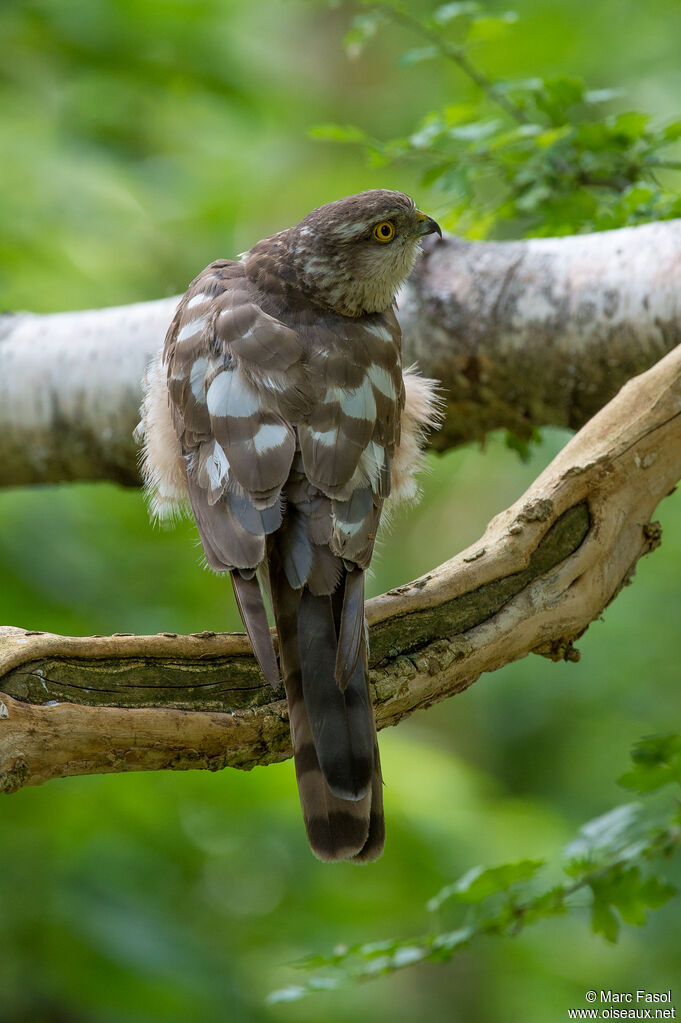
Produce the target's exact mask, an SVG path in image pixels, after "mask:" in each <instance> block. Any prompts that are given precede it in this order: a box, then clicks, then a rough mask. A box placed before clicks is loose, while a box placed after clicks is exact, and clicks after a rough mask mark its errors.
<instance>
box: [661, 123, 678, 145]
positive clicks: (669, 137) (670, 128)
mask: <svg viewBox="0 0 681 1023" xmlns="http://www.w3.org/2000/svg"><path fill="white" fill-rule="evenodd" d="M662 137H663V139H664V140H665V142H676V140H677V139H680V138H681V121H671V122H670V123H669V124H667V125H665V127H664V128H663V129H662Z"/></svg>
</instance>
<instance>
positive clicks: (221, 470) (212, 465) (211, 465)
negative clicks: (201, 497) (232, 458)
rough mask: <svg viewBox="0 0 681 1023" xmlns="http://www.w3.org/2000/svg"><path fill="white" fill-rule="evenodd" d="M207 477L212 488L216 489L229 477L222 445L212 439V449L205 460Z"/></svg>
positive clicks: (227, 464) (227, 463)
mask: <svg viewBox="0 0 681 1023" xmlns="http://www.w3.org/2000/svg"><path fill="white" fill-rule="evenodd" d="M206 470H207V472H208V479H209V480H210V485H211V488H212V489H213V490H218V489H220V488H221V487H222V485H223V483H225V482H226V480H227V479H228V477H229V462H228V461H227V455H226V454H225V452H224V451H223V449H222V446H221V445H220V444H218V442H217V441H213V450H212V452H211V455H210V458H208V459H207V460H206Z"/></svg>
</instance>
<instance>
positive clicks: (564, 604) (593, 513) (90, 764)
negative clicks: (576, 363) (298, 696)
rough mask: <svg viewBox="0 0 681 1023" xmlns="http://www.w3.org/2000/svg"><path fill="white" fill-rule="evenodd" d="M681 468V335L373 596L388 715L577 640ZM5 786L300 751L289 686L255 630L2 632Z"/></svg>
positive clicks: (611, 591) (376, 674)
mask: <svg viewBox="0 0 681 1023" xmlns="http://www.w3.org/2000/svg"><path fill="white" fill-rule="evenodd" d="M679 479H681V347H680V348H677V349H676V350H674V351H673V352H671V353H670V354H669V355H667V356H666V357H665V358H664V359H662V360H661V361H660V362H659V363H657V365H655V366H654V367H653V368H652V369H650V370H648V372H646V373H645V374H643V375H642V376H640V377H637V378H636V379H634V380H632V381H630V382H629V383H627V384H626V385H625V386H624V387H623V389H622V390H621V392H620V393H619V394H618V395H617V397H616V398H615V399H614V400H613V401H611V402H610V404H609V405H607V406H606V407H605V408H604V409H603V410H602V411H601V412H600V413H598V414H597V415H596V416H595V417H594V418H593V419H592V420H591V421H590V422H589V423H587V425H586V426H585V427H584V428H583V429H582V430H581V431H580V432H579V433H578V434H576V436H575V437H574V438H573V439H572V440H571V441H570V443H569V444H568V445H567V446H566V447H565V448H564V449H563V451H561V453H560V454H559V455H558V457H557V458H556V459H554V461H553V462H552V463H551V465H549V466H548V468H547V469H546V470H545V471H544V472H543V473H542V474H541V476H539V478H538V479H537V480H536V481H535V482H534V483H533V484H532V486H531V487H530V488H529V490H528V491H527V492H526V493H525V494H524V495H523V497H522V498H520V500H519V501H518V502H516V504H514V505H513V506H512V507H511V508H509V509H508V510H506V511H505V512H502V513H501V514H500V515H498V516H497V517H496V518H495V519H493V520H492V522H491V523H490V524H489V526H488V527H487V530H486V532H485V534H484V535H483V536H482V537H481V539H480V540H479V542H478V543H476V544H474V545H473V546H472V547H470V548H469V549H468V550H466V551H464V552H463V553H461V554H458V555H457V556H456V557H454V558H452V559H451V560H450V561H447V562H446V563H445V564H443V565H441V566H440V567H439V568H436V569H434V570H433V571H432V572H431V573H429V574H428V575H426V576H424V577H422V578H421V579H417V580H416V581H415V582H412V583H409V584H407V585H406V586H401V587H399V588H398V589H396V590H392V591H390V592H389V593H386V594H384V595H383V596H381V597H378V598H376V599H374V600H372V601H370V603H369V604H368V608H367V611H368V618H369V623H370V627H371V671H370V682H371V688H372V695H373V698H374V704H375V707H376V715H377V722H378V726H379V728H383V727H385V726H386V725H392V724H396V723H397V722H398V721H400V720H401V719H402V718H403V717H405V716H406V715H408V714H410V713H411V712H412V711H414V710H416V709H417V708H421V707H427V706H429V705H430V704H432V703H435V702H437V701H439V700H442V699H444V698H446V697H448V696H451V695H453V694H454V693H457V692H460V691H461V690H463V689H465V688H467V687H468V686H469V685H471V684H472V683H473V682H475V681H476V680H477V679H478V678H479V677H480V675H481V674H482V673H483V672H487V671H494V670H495V669H496V668H499V667H501V666H502V665H503V664H506V663H508V662H510V661H513V660H517V659H518V658H520V657H524V656H525V655H526V654H528V653H530V652H534V653H541V654H544V655H545V656H547V657H550V658H551V659H554V660H557V659H567V660H575V659H577V657H578V653H577V651H576V650H575V648H574V645H573V644H574V641H575V640H576V639H577V638H578V637H579V636H580V635H581V634H582V633H583V632H584V631H585V629H586V628H587V627H588V625H589V623H590V622H592V621H593V620H594V619H595V618H597V617H599V616H600V615H601V613H602V611H603V609H604V608H605V607H606V606H607V605H608V604H609V602H610V601H611V600H612V599H613V598H614V597H615V596H616V594H617V593H618V592H619V591H620V589H621V588H622V587H623V586H624V585H626V584H627V583H628V582H629V581H630V580H631V577H632V575H633V573H634V570H635V567H636V563H637V561H638V559H639V558H640V557H641V555H643V554H645V553H647V552H648V551H650V550H652V549H654V548H655V547H656V546H657V544H658V543H659V526H658V525H657V524H656V523H651V521H650V518H651V515H652V513H653V511H654V509H655V507H656V505H657V504H658V503H659V501H660V500H661V499H662V498H663V497H664V496H665V495H666V494H668V493H669V492H670V491H671V490H672V489H673V487H674V486H675V484H676V483H677V481H678V480H679ZM0 690H2V692H1V693H0V791H5V792H13V791H15V790H16V789H18V788H20V787H21V786H23V785H37V784H40V783H42V782H44V781H47V780H48V779H50V778H57V777H65V776H68V775H78V774H89V773H100V772H101V773H107V772H120V771H131V770H157V769H160V768H172V769H187V768H195V767H203V768H208V769H210V770H217V769H220V768H222V767H225V766H228V765H229V766H232V767H239V768H245V769H248V768H250V767H252V766H254V765H256V764H265V763H270V762H272V761H276V760H281V759H284V758H286V757H288V756H290V753H291V750H290V744H289V732H288V722H287V717H286V706H285V701H284V700H283V694H281V693H274V694H273V693H272V691H271V689H269V687H267V685H266V684H265V683H264V681H263V679H262V678H261V676H260V675H259V674H258V671H257V668H256V666H255V662H254V661H253V658H252V656H251V655H250V652H249V648H248V644H247V641H246V639H245V637H244V636H241V635H228V634H223V635H216V634H211V633H208V634H201V635H195V636H174V635H159V636H108V637H87V638H69V637H61V636H52V635H48V634H42V633H34V632H26V631H24V630H23V629H16V628H4V629H0Z"/></svg>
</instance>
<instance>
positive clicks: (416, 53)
mask: <svg viewBox="0 0 681 1023" xmlns="http://www.w3.org/2000/svg"><path fill="white" fill-rule="evenodd" d="M440 56H442V51H441V50H440V47H439V46H419V47H416V48H415V49H413V50H406V51H405V52H404V53H403V54H402V56H401V57H400V64H402V66H403V67H409V65H410V64H420V63H422V61H424V60H434V59H435V58H436V57H440Z"/></svg>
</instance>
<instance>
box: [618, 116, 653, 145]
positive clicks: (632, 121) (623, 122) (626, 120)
mask: <svg viewBox="0 0 681 1023" xmlns="http://www.w3.org/2000/svg"><path fill="white" fill-rule="evenodd" d="M649 122H650V114H644V113H642V112H641V111H640V110H630V111H628V112H627V113H625V114H618V115H617V117H615V118H613V119H612V122H611V124H612V129H613V132H614V133H615V134H616V135H619V136H621V137H622V138H624V139H626V140H627V141H630V142H631V141H634V140H635V139H639V138H641V136H642V135H643V134H644V132H645V130H646V128H647V126H648V123H649Z"/></svg>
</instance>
